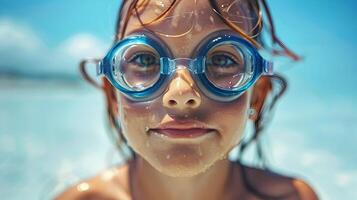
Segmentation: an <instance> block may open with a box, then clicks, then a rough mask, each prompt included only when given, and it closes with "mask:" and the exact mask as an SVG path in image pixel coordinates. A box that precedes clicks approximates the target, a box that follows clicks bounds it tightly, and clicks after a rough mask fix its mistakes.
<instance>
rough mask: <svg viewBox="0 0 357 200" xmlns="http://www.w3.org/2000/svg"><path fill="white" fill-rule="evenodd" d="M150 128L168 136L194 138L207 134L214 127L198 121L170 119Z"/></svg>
mask: <svg viewBox="0 0 357 200" xmlns="http://www.w3.org/2000/svg"><path fill="white" fill-rule="evenodd" d="M150 130H151V131H154V132H156V133H158V134H162V135H165V136H168V137H170V138H196V137H200V136H203V135H205V134H208V133H210V132H212V131H214V130H215V129H212V128H210V127H209V126H207V125H206V124H204V123H202V122H198V121H184V122H183V121H180V122H178V121H171V122H166V123H163V124H160V125H159V126H158V127H157V128H154V129H150Z"/></svg>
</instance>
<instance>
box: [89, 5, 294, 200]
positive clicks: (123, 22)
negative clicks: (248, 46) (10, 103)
mask: <svg viewBox="0 0 357 200" xmlns="http://www.w3.org/2000/svg"><path fill="white" fill-rule="evenodd" d="M148 1H149V0H142V1H140V3H139V0H132V1H124V2H123V3H122V4H121V5H120V7H119V12H118V18H117V25H116V38H115V41H114V42H117V41H119V40H121V39H122V38H123V37H124V33H125V30H126V27H127V25H128V21H129V18H130V16H131V14H132V13H133V12H136V13H137V12H138V11H137V9H138V7H140V6H145V4H146V3H147V2H148ZM177 2H178V1H177V0H173V1H172V3H171V5H170V6H169V7H168V8H167V9H166V10H164V11H163V12H162V13H161V14H160V15H159V16H158V17H156V18H155V19H154V20H152V21H150V22H149V23H152V22H154V21H156V20H159V19H161V18H162V17H164V16H165V14H166V13H168V12H169V10H170V9H172V8H173V7H174V6H175V4H176V3H177ZM209 2H210V4H211V7H212V9H213V10H214V12H215V13H216V14H217V15H218V16H219V17H220V19H221V20H222V21H223V22H224V23H226V24H227V25H228V26H229V27H230V28H232V29H233V30H235V31H237V32H238V33H239V34H240V35H242V36H243V37H244V38H245V39H247V40H248V41H250V42H251V43H253V44H254V45H256V46H260V47H262V48H265V49H270V51H271V52H272V54H273V55H280V56H286V57H289V58H290V59H292V60H294V61H298V60H299V56H297V55H296V54H295V53H293V52H292V51H291V50H289V49H288V48H287V47H286V46H285V45H284V44H283V42H281V40H280V39H279V38H278V37H277V36H276V33H275V28H274V24H273V20H272V16H271V14H270V10H269V7H268V5H267V4H266V2H265V0H249V2H250V3H249V6H250V8H251V9H252V10H254V9H255V11H257V12H259V19H258V20H257V25H256V27H257V28H256V29H255V30H254V33H252V35H254V37H252V36H251V35H249V34H247V33H245V32H244V31H242V30H241V29H240V28H239V27H238V26H236V25H235V24H233V23H232V22H230V21H229V20H227V19H226V18H225V17H224V15H222V13H221V10H220V9H219V5H217V2H216V1H214V0H209ZM128 3H129V5H126V4H128ZM125 6H127V8H128V9H127V10H126V12H124V11H123V8H124V7H125ZM261 10H263V11H264V12H265V15H266V18H265V19H263V17H262V15H261V13H262V12H261ZM141 23H142V22H141ZM149 23H147V24H143V23H142V25H143V26H145V25H148V24H149ZM264 28H265V29H267V30H268V32H269V34H270V40H271V41H270V43H272V44H273V47H270V46H269V45H268V42H267V41H266V39H263V37H262V36H261V34H260V33H261V31H262V30H263V29H264ZM274 45H275V47H274ZM82 64H83V63H82ZM84 74H85V73H84ZM85 78H86V79H89V77H85ZM261 79H264V80H263V81H264V84H266V85H267V87H266V88H265V89H266V91H267V93H268V95H266V96H265V99H264V101H263V106H262V107H261V109H260V110H259V111H257V118H256V120H254V126H253V134H252V136H251V137H250V138H248V139H245V140H244V141H241V143H240V145H239V154H238V157H237V159H236V160H235V161H234V162H235V163H237V164H240V163H241V161H242V156H243V153H244V152H245V150H246V149H247V147H248V146H249V145H251V144H253V143H255V144H256V153H257V156H258V160H259V161H261V168H263V169H264V170H266V171H268V172H271V173H274V172H272V171H271V170H270V169H269V167H268V166H267V162H266V157H265V156H264V152H263V150H262V145H261V142H260V140H259V138H260V135H261V133H262V132H263V131H264V130H265V127H266V125H267V122H268V121H269V120H268V119H270V118H271V115H272V110H273V109H274V107H275V105H276V102H277V101H278V100H279V99H280V97H281V96H282V95H283V94H284V92H285V90H286V88H287V81H286V80H285V78H284V77H283V76H281V75H279V74H275V75H272V76H265V77H261ZM89 80H90V79H89ZM102 88H103V89H104V92H105V94H106V96H107V113H108V119H109V123H110V126H111V127H112V128H111V129H110V131H109V132H110V136H111V137H113V141H115V145H116V147H117V148H118V150H119V152H120V154H121V156H123V157H124V158H125V159H126V160H129V159H135V153H134V152H133V150H132V149H131V148H130V147H129V146H128V145H127V144H126V140H125V138H124V136H123V134H122V133H121V127H120V124H119V122H118V120H117V119H116V116H117V114H118V113H117V112H118V110H117V98H116V95H115V89H114V88H113V86H112V85H111V84H110V82H109V81H108V80H106V79H105V78H103V86H102ZM113 130H114V131H113ZM240 169H241V170H242V171H241V172H242V173H241V174H242V179H243V184H244V186H245V187H246V189H247V190H248V191H250V192H252V193H253V194H255V195H257V196H258V197H260V198H263V199H275V200H276V199H285V198H287V197H288V196H290V195H292V193H286V194H282V195H279V196H271V195H270V194H266V193H263V192H261V191H260V190H259V189H257V188H256V187H254V186H253V184H252V183H251V182H250V181H249V177H248V173H247V171H246V169H245V168H244V167H241V168H240Z"/></svg>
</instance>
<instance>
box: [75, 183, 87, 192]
mask: <svg viewBox="0 0 357 200" xmlns="http://www.w3.org/2000/svg"><path fill="white" fill-rule="evenodd" d="M88 189H89V184H88V183H86V182H83V183H81V184H79V185H78V186H77V190H78V191H80V192H84V191H86V190H88Z"/></svg>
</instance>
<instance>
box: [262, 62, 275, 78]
mask: <svg viewBox="0 0 357 200" xmlns="http://www.w3.org/2000/svg"><path fill="white" fill-rule="evenodd" d="M273 68H274V65H273V62H271V61H267V60H263V74H264V75H273V74H274V70H273Z"/></svg>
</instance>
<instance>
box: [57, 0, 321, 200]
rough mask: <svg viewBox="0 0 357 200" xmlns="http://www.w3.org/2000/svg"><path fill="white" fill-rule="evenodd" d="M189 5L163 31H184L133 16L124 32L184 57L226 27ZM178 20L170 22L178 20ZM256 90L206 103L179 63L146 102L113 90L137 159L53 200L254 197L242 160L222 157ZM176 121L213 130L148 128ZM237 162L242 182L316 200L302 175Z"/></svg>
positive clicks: (208, 11) (203, 7) (202, 7)
mask: <svg viewBox="0 0 357 200" xmlns="http://www.w3.org/2000/svg"><path fill="white" fill-rule="evenodd" d="M192 2H193V1H188V0H185V1H180V2H179V3H178V5H177V6H176V7H175V8H174V9H172V11H170V12H171V13H169V16H170V15H171V16H174V15H180V13H184V11H187V10H192V4H193V3H192ZM197 8H198V9H197V12H196V13H197V14H196V15H195V17H196V22H195V23H193V28H192V29H190V32H189V33H187V34H184V35H181V36H180V37H172V35H171V36H165V34H163V33H170V34H172V33H174V32H175V31H176V32H179V33H184V32H185V30H180V27H181V26H175V25H172V26H167V23H157V24H155V25H154V26H149V27H143V26H141V25H140V23H139V21H138V19H137V18H136V17H135V16H132V17H131V18H130V20H129V23H128V27H127V29H126V32H125V33H124V37H127V36H130V35H134V34H137V33H143V32H145V33H147V34H148V35H150V36H152V37H155V38H157V39H158V40H160V41H162V42H163V43H165V44H166V46H168V48H169V49H170V51H171V54H172V56H173V57H176V58H191V57H192V56H193V55H194V53H195V50H196V47H197V46H198V45H199V44H200V42H201V41H202V40H203V39H204V38H205V37H206V36H208V35H209V34H211V33H213V32H216V31H220V30H230V28H229V27H228V26H227V25H226V24H225V23H223V22H222V21H221V20H220V19H219V17H218V16H217V15H216V14H215V13H214V12H213V10H212V8H211V6H210V4H209V3H208V1H207V0H199V1H197ZM125 9H126V8H125V7H124V10H125ZM150 11H152V10H145V11H144V12H150ZM143 16H148V17H150V14H149V15H144V14H143ZM144 20H145V19H144ZM180 20H183V19H181V18H177V19H174V20H173V21H172V23H173V24H175V23H176V24H179V23H180ZM146 21H149V20H146ZM250 23H251V22H250V21H248V20H246V21H242V23H241V24H240V26H241V28H242V29H243V30H244V29H245V30H246V31H247V32H249V31H248V30H247V29H249V27H251V26H252V25H251V24H250ZM235 34H238V33H235ZM259 85H263V86H262V87H260V86H259ZM264 89H265V87H264V84H259V82H258V83H257V84H256V86H255V87H254V89H253V88H251V89H249V90H247V91H246V92H245V93H244V94H243V95H242V96H240V97H239V98H237V99H235V100H233V101H231V102H225V103H223V102H218V101H214V100H212V99H210V98H208V97H207V96H205V95H204V94H203V93H202V91H200V89H199V88H198V87H197V85H196V83H195V81H194V80H193V78H192V76H191V74H190V72H189V71H188V70H187V69H185V68H183V69H179V70H177V71H176V74H175V76H174V77H173V79H172V80H171V81H170V83H169V84H168V86H167V88H166V90H165V92H164V93H163V94H161V95H160V96H159V97H158V98H156V99H154V100H152V101H149V102H134V101H131V100H130V99H128V98H127V97H126V96H124V95H123V94H121V93H119V92H118V91H117V92H116V95H117V98H118V105H117V107H118V115H119V116H118V119H119V121H120V122H121V125H122V132H123V134H124V137H125V138H126V140H127V141H128V144H129V145H130V147H131V148H132V149H133V150H134V151H135V153H136V155H137V159H136V160H133V161H131V162H130V163H129V164H125V165H123V166H121V167H119V168H117V169H112V170H108V171H106V172H103V173H101V174H100V175H98V176H96V177H94V178H92V179H89V180H87V181H86V182H85V183H86V184H85V185H82V186H81V185H80V184H79V185H77V186H74V187H72V188H70V189H69V190H67V191H66V192H65V193H63V194H62V195H61V196H60V197H59V198H58V199H133V198H134V197H135V199H156V200H157V199H165V200H166V199H171V200H174V199H187V200H189V199H205V200H210V199H212V200H213V199H238V198H239V199H259V198H258V197H257V196H255V195H254V194H251V193H250V192H249V191H247V190H246V189H245V188H244V187H243V184H242V182H241V174H240V172H241V170H240V168H241V167H245V166H241V165H237V164H233V163H231V162H230V161H229V160H228V159H227V155H228V153H229V152H230V151H231V149H232V148H234V147H235V146H236V145H237V144H238V143H239V142H240V140H241V137H242V135H243V132H244V129H245V126H246V124H247V121H248V119H249V116H248V113H247V111H248V109H249V108H250V107H253V108H256V107H257V106H258V105H260V104H261V103H262V101H263V100H264V98H262V95H260V94H261V93H262V91H264ZM256 109H257V110H258V108H256ZM183 119H186V120H194V121H198V122H201V123H203V124H205V127H206V128H209V129H213V130H214V131H211V132H210V133H208V134H205V135H204V136H202V137H197V138H181V139H173V138H170V137H165V136H163V135H162V134H157V133H155V131H153V130H152V129H154V128H156V127H157V126H159V125H160V124H163V123H166V122H171V121H180V120H183ZM251 119H252V120H254V116H251ZM150 129H151V130H150ZM245 168H247V170H248V174H249V177H250V181H251V182H252V183H253V184H254V186H256V187H257V188H260V189H261V191H262V192H263V193H267V194H270V195H281V194H284V193H292V195H291V196H290V197H289V198H286V199H317V197H316V196H315V194H314V192H313V191H312V189H311V188H310V187H309V186H308V185H307V184H306V183H304V182H303V181H300V180H297V179H294V178H289V177H284V176H281V175H276V174H274V175H273V174H271V173H269V172H266V171H263V170H258V169H254V168H248V167H245ZM82 184H83V183H82ZM133 186H135V187H133Z"/></svg>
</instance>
